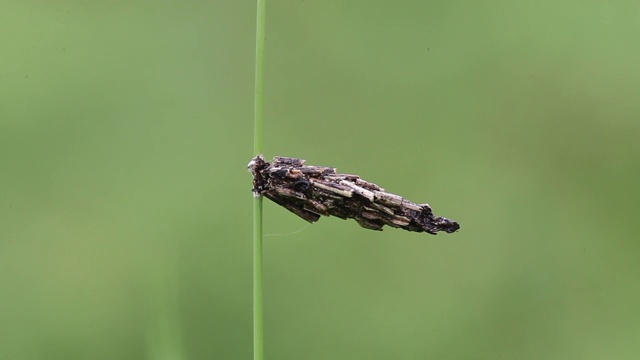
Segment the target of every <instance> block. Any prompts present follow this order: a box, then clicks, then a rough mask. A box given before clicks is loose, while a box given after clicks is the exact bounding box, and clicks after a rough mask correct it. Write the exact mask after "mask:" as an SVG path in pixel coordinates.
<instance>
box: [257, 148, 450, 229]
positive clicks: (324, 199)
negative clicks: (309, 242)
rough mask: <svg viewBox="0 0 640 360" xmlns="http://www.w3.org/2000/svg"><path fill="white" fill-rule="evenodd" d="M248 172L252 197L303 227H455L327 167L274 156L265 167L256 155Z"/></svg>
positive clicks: (421, 206)
mask: <svg viewBox="0 0 640 360" xmlns="http://www.w3.org/2000/svg"><path fill="white" fill-rule="evenodd" d="M248 168H249V171H251V173H252V174H253V192H254V195H255V196H261V195H263V196H266V197H267V198H269V199H271V200H272V201H273V202H275V203H276V204H278V205H281V206H283V207H285V208H286V209H288V210H289V211H291V212H292V213H294V214H296V215H298V216H300V217H301V218H303V219H305V220H307V221H308V222H316V221H318V219H320V216H329V215H331V216H337V217H339V218H341V219H354V220H355V221H357V222H358V224H360V226H362V227H364V228H367V229H372V230H382V228H383V226H384V225H388V226H392V227H396V228H401V229H405V230H408V231H416V232H428V233H429V234H434V235H435V234H436V233H437V232H438V231H445V232H447V233H452V232H455V231H456V230H458V229H459V228H460V225H458V223H457V222H455V221H453V220H450V219H447V218H444V217H439V216H435V215H433V212H432V210H431V207H430V206H429V205H428V204H415V203H413V202H411V201H408V200H406V199H404V198H402V197H401V196H398V195H394V194H391V193H388V192H385V190H384V189H383V188H381V187H379V186H378V185H376V184H374V183H370V182H368V181H365V180H363V179H361V178H360V177H359V176H358V175H349V174H338V173H337V172H336V169H335V168H332V167H325V166H310V165H305V160H302V159H297V158H289V157H280V156H276V157H275V158H273V160H272V162H271V163H269V162H267V161H265V160H264V158H262V157H261V156H257V157H255V158H253V160H251V162H250V163H249V166H248Z"/></svg>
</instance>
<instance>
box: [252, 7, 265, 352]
mask: <svg viewBox="0 0 640 360" xmlns="http://www.w3.org/2000/svg"><path fill="white" fill-rule="evenodd" d="M265 14H266V0H257V11H256V70H255V77H256V82H255V103H254V118H253V128H254V130H253V153H254V154H255V155H260V154H262V105H263V74H264V43H265ZM263 344H264V342H263V313H262V197H256V198H255V199H254V202H253V359H254V360H263V358H264V346H263Z"/></svg>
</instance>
